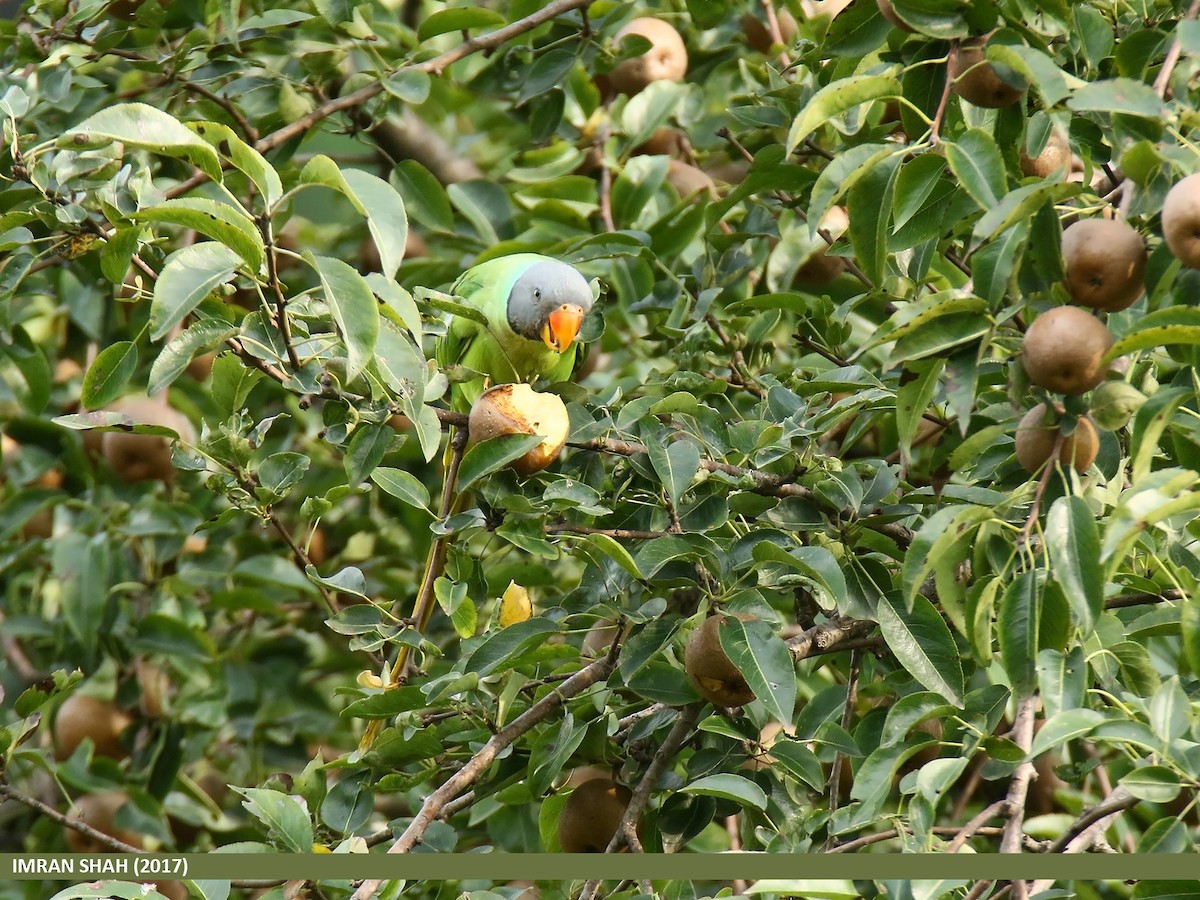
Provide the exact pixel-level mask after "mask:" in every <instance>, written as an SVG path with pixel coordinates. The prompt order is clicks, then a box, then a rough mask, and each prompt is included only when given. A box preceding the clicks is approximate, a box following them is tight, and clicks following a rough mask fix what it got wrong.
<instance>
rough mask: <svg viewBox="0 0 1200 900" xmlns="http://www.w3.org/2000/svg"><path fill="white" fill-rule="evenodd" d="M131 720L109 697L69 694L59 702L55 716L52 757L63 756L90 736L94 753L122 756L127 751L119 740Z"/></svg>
mask: <svg viewBox="0 0 1200 900" xmlns="http://www.w3.org/2000/svg"><path fill="white" fill-rule="evenodd" d="M132 721H133V720H132V719H131V718H130V717H129V716H128V715H127V714H126V713H124V712H122V711H121V710H120V709H118V708H117V706H116V705H115V704H114V703H111V702H109V701H108V700H98V699H97V698H95V697H89V696H87V695H86V694H72V695H71V696H70V697H68V698H67V699H66V700H64V701H63V702H62V705H61V706H59V708H58V713H57V715H55V717H54V729H53V736H54V757H55V759H66V758H67V757H69V756H70V755H71V754H72V753H74V752H75V748H76V747H78V746H79V745H80V744H81V743H83V739H84V738H91V739H92V744H93V745H94V747H95V753H96V755H97V756H108V757H111V758H113V759H124V758H125V757H127V756H128V755H129V751H128V750H126V749H125V746H124V745H123V744H122V743H121V732H123V731H124V730H125V729H126V728H128V727H129V724H130V723H131V722H132Z"/></svg>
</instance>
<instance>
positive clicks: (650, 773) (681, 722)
mask: <svg viewBox="0 0 1200 900" xmlns="http://www.w3.org/2000/svg"><path fill="white" fill-rule="evenodd" d="M703 706H704V704H703V703H690V704H688V705H687V706H685V707H684V708H683V709H682V710H680V712H679V718H677V719H676V720H675V724H674V725H673V726H672V727H671V730H670V732H669V733H668V734H667V737H666V739H665V740H664V741H663V742H662V746H660V747H659V748H658V751H657V752H656V753H655V754H654V758H653V759H652V760H651V761H650V765H649V767H647V769H646V773H645V774H644V775H643V776H642V778H641V780H640V781H639V782H638V785H637V788H636V789H635V790H634V792H633V796H632V797H631V798H630V799H629V805H628V806H627V807H625V815H624V816H622V817H621V822H620V824H619V825H618V826H617V830H616V832H615V833H614V834H613V836H612V840H610V841H609V842H608V847H607V848H606V849H605V851H604V852H605V853H616V852H618V851H619V850H620V849H621V848H622V847H625V846H628V847H629V848H630V849H631V850H634V851H635V852H639V853H640V852H644V851H643V850H642V845H641V841H640V840H639V839H638V836H637V823H638V822H639V821H640V820H641V817H642V812H643V811H644V810H645V809H646V805H647V804H648V803H649V802H650V795H651V794H652V793H653V792H654V788H655V787H656V786H657V785H658V782H659V779H661V778H662V776H663V774H664V773H665V772H666V771H667V769H669V768H670V766H671V764H672V763H673V762H674V760H675V756H676V754H678V753H679V748H680V747H682V746H683V744H684V741H686V740H687V739H688V736H689V735H690V734H691V733H692V728H693V727H694V726H695V724H696V720H697V719H698V718H699V717H700V710H701V709H702V708H703ZM599 888H600V881H599V880H593V881H588V882H587V883H586V884H585V885H584V886H583V890H582V892H580V895H579V900H594V898H595V896H596V892H597V891H598V890H599Z"/></svg>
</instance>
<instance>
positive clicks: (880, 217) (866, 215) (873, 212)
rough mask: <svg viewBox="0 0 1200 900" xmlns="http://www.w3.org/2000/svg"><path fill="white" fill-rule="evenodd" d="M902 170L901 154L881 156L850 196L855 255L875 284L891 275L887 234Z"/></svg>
mask: <svg viewBox="0 0 1200 900" xmlns="http://www.w3.org/2000/svg"><path fill="white" fill-rule="evenodd" d="M899 171H900V157H899V156H888V157H885V158H883V159H881V160H880V161H879V162H877V163H875V165H874V166H872V167H871V169H870V170H869V171H867V172H865V173H864V174H863V175H861V176H860V177H859V179H858V180H857V181H855V182H854V186H853V187H852V188H850V194H849V197H847V200H846V213H847V215H848V216H849V218H850V243H851V244H852V245H853V247H854V256H855V258H856V259H857V260H858V265H859V267H860V268H861V269H862V270H863V272H865V273H866V275H867V277H868V278H870V279H871V281H873V282H874V283H875V284H879V283H881V282H882V281H883V279H884V277H885V276H886V275H887V258H888V252H887V238H888V234H889V233H890V232H889V225H890V219H891V212H892V198H893V196H894V194H895V190H896V175H897V173H898V172H899Z"/></svg>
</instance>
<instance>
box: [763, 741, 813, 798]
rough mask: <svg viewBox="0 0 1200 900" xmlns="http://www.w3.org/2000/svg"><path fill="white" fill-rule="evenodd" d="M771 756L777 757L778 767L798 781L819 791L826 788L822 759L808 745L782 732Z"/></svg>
mask: <svg viewBox="0 0 1200 900" xmlns="http://www.w3.org/2000/svg"><path fill="white" fill-rule="evenodd" d="M771 756H773V757H775V761H776V762H775V765H776V766H777V767H778V768H781V769H783V770H784V771H785V772H787V773H788V774H789V775H791V776H792V777H793V778H795V779H796V780H797V781H802V782H804V783H805V784H807V785H808V786H809V787H811V788H812V789H813V790H814V791H816V792H817V793H820V792H822V791H824V790H825V772H824V770H823V769H822V768H821V761H820V760H819V759H817V754H815V753H813V751H812V750H810V749H809V748H808V747H807V746H806V745H804V744H802V743H800V742H799V741H793V740H789V739H788V738H786V737H785V736H784V735H782V734H781V735H780V736H779V739H778V740H776V741H775V743H774V744H773V745H772V746H771ZM772 768H774V766H773V767H772Z"/></svg>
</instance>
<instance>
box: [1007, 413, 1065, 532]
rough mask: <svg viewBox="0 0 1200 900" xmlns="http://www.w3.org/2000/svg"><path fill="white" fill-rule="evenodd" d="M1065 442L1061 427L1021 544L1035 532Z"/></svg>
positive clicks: (1039, 481) (1036, 493)
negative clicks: (1051, 477)
mask: <svg viewBox="0 0 1200 900" xmlns="http://www.w3.org/2000/svg"><path fill="white" fill-rule="evenodd" d="M1065 444H1066V435H1064V434H1063V433H1062V429H1061V428H1060V429H1059V430H1058V434H1057V435H1055V438H1054V449H1053V450H1052V451H1051V452H1050V459H1048V460H1047V461H1046V463H1045V465H1044V466H1043V467H1042V475H1041V477H1040V478H1039V479H1038V483H1037V488H1036V489H1035V490H1034V492H1033V505H1032V506H1031V507H1030V508H1029V515H1028V516H1027V517H1026V519H1025V527H1024V528H1022V529H1021V537H1020V538H1019V539H1018V544H1019V545H1020V546H1025V545H1026V544H1028V543H1029V536H1030V535H1031V534H1032V533H1033V527H1034V526H1035V525H1036V524H1037V520H1038V516H1039V515H1041V512H1042V498H1043V497H1045V496H1046V487H1047V486H1048V485H1049V484H1050V476H1051V475H1052V474H1054V469H1055V467H1056V465H1057V463H1058V462H1059V461H1060V457H1061V455H1062V451H1063V447H1064V446H1065ZM1074 456H1075V455H1074V453H1072V454H1071V457H1072V458H1071V460H1068V461H1067V464H1068V465H1073V464H1074Z"/></svg>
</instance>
